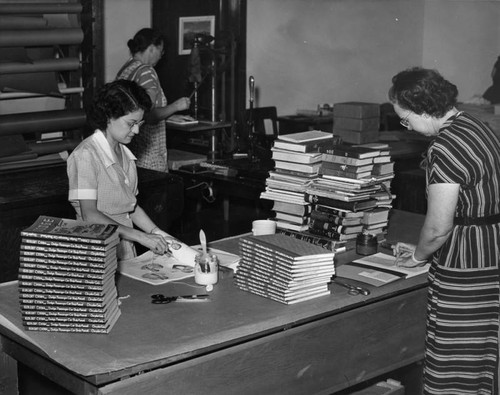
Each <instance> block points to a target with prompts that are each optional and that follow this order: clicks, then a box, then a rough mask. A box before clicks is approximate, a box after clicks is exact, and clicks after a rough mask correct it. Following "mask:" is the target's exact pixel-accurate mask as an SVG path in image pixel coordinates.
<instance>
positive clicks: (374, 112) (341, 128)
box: [333, 102, 380, 144]
mask: <svg viewBox="0 0 500 395" xmlns="http://www.w3.org/2000/svg"><path fill="white" fill-rule="evenodd" d="M379 129H380V106H379V104H377V103H363V102H345V103H335V104H334V105H333V133H334V134H335V135H337V136H340V137H341V138H342V140H343V141H344V142H346V143H353V144H362V143H369V142H374V141H377V140H378V138H379Z"/></svg>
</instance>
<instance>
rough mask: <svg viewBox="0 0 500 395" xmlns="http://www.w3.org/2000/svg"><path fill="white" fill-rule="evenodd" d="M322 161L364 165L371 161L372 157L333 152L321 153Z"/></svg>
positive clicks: (369, 163)
mask: <svg viewBox="0 0 500 395" xmlns="http://www.w3.org/2000/svg"><path fill="white" fill-rule="evenodd" d="M322 160H323V162H332V163H340V164H342V165H350V166H366V165H371V164H372V163H373V158H362V159H360V158H351V157H348V156H341V155H333V154H327V153H323V154H322Z"/></svg>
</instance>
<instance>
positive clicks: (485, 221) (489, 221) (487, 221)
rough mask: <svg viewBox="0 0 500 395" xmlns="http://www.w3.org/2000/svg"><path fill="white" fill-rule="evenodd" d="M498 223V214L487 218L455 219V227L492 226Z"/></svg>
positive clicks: (499, 220)
mask: <svg viewBox="0 0 500 395" xmlns="http://www.w3.org/2000/svg"><path fill="white" fill-rule="evenodd" d="M499 222H500V213H498V214H493V215H489V216H487V217H466V218H464V217H455V219H454V220H453V223H454V224H455V225H465V226H468V225H493V224H498V223H499Z"/></svg>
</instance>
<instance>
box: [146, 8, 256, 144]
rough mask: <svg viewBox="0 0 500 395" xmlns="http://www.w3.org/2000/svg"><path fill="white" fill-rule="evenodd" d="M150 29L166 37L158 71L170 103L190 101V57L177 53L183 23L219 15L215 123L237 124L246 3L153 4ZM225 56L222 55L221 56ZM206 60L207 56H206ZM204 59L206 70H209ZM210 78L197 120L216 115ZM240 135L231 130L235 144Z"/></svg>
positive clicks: (242, 96)
mask: <svg viewBox="0 0 500 395" xmlns="http://www.w3.org/2000/svg"><path fill="white" fill-rule="evenodd" d="M152 4H153V6H152V12H153V15H152V25H153V28H155V29H157V30H159V31H160V32H161V33H162V34H163V35H164V37H165V40H166V45H165V56H164V58H163V59H162V60H160V62H159V63H158V65H157V66H156V69H157V72H158V75H159V77H160V81H161V84H162V86H163V89H164V91H165V94H166V96H167V99H168V101H169V102H172V101H174V100H176V99H178V98H179V97H182V96H189V95H190V94H191V93H192V92H193V89H194V85H193V83H191V82H190V81H189V76H190V68H189V61H190V55H182V54H179V18H181V17H196V16H208V15H213V16H215V41H214V42H213V44H214V49H215V52H216V55H215V56H217V57H218V58H217V63H216V66H217V67H216V77H217V78H216V85H215V86H216V104H217V105H216V110H215V112H216V118H217V119H216V120H226V121H236V124H240V123H241V122H240V121H241V120H239V119H238V114H241V113H242V110H244V108H245V98H246V96H245V95H246V0H187V1H186V0H153V3H152ZM221 54H222V55H221ZM202 56H203V55H202ZM209 63H210V62H209V61H208V60H207V59H206V58H203V57H202V67H209ZM211 92H212V90H211V81H210V77H209V78H206V79H205V80H204V81H203V82H202V84H201V86H200V88H199V95H198V102H199V111H198V114H199V118H205V119H210V118H211V111H212V107H211V106H212V93H211ZM237 133H239V132H238V131H237V130H236V129H235V130H233V131H232V134H233V136H232V138H233V140H234V139H235V138H236V135H235V134H237Z"/></svg>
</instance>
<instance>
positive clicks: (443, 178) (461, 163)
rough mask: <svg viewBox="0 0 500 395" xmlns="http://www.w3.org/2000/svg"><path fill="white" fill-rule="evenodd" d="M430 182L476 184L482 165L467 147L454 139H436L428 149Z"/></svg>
mask: <svg viewBox="0 0 500 395" xmlns="http://www.w3.org/2000/svg"><path fill="white" fill-rule="evenodd" d="M428 161H429V184H460V185H462V186H467V185H472V184H475V182H476V180H477V178H478V177H481V173H482V170H481V166H480V163H479V162H477V161H473V160H471V153H470V152H467V147H466V146H464V145H463V144H460V143H459V142H457V141H454V140H443V139H441V140H439V141H438V140H436V141H435V142H434V143H433V144H432V145H431V147H430V148H429V151H428Z"/></svg>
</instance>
